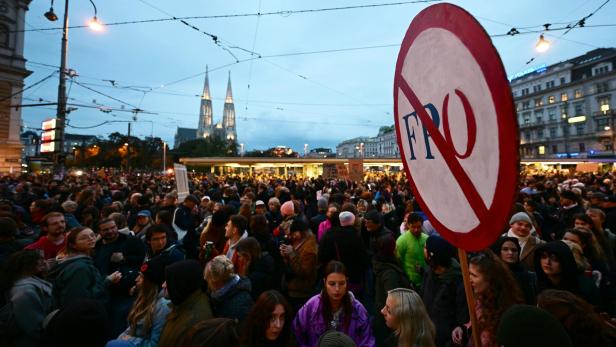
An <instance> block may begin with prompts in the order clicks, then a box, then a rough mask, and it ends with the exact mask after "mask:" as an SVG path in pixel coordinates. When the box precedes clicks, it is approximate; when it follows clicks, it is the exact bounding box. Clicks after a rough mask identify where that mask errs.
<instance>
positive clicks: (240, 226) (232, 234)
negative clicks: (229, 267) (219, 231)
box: [222, 214, 248, 268]
mask: <svg viewBox="0 0 616 347" xmlns="http://www.w3.org/2000/svg"><path fill="white" fill-rule="evenodd" d="M247 227H248V220H246V218H245V217H244V216H242V215H239V214H236V215H233V216H231V218H230V219H229V221H228V222H227V225H226V227H225V237H226V238H227V243H226V244H225V248H224V249H223V253H222V254H224V255H225V256H226V257H227V258H228V259H231V261H232V262H233V266H234V267H235V268H239V263H238V254H237V252H236V247H237V244H238V242H240V240H243V239H245V238H247V237H248V231H247V230H246V229H247Z"/></svg>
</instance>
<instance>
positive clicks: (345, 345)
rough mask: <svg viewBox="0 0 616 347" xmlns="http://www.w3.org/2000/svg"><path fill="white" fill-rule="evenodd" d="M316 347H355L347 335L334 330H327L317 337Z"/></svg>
mask: <svg viewBox="0 0 616 347" xmlns="http://www.w3.org/2000/svg"><path fill="white" fill-rule="evenodd" d="M317 346H318V347H355V346H357V345H356V344H355V342H353V340H352V339H351V338H350V337H348V336H347V335H345V334H343V333H341V332H339V331H336V330H328V331H326V332H325V333H323V335H321V337H319V342H318V344H317Z"/></svg>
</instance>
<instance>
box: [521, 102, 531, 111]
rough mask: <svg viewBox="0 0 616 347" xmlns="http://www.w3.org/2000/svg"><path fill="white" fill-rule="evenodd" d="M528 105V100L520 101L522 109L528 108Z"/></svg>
mask: <svg viewBox="0 0 616 347" xmlns="http://www.w3.org/2000/svg"><path fill="white" fill-rule="evenodd" d="M529 107H530V101H524V102H522V109H523V110H528V108H529Z"/></svg>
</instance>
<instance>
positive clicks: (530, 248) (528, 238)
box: [503, 212, 543, 271]
mask: <svg viewBox="0 0 616 347" xmlns="http://www.w3.org/2000/svg"><path fill="white" fill-rule="evenodd" d="M509 226H510V229H509V231H507V233H506V234H505V235H503V236H508V237H515V238H516V239H518V243H519V244H520V247H521V248H522V251H521V253H520V262H521V263H522V264H524V266H525V267H526V269H527V270H530V271H533V270H534V263H533V261H534V254H535V249H536V248H537V246H538V245H540V244H541V243H543V241H542V240H541V239H539V238H538V237H536V236H534V235H533V234H532V227H533V223H532V221H531V219H530V217H529V216H528V214H527V213H526V212H518V213H516V214H514V215H513V216H511V219H509Z"/></svg>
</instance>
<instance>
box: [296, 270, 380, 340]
mask: <svg viewBox="0 0 616 347" xmlns="http://www.w3.org/2000/svg"><path fill="white" fill-rule="evenodd" d="M323 275H324V277H323V282H324V283H323V290H322V291H321V293H320V294H317V295H315V296H313V297H312V298H310V300H308V302H306V304H305V305H304V306H302V308H301V309H300V310H299V311H298V312H297V315H296V316H295V319H294V320H293V332H294V334H295V336H296V339H297V342H298V344H299V346H300V347H307V346H315V345H316V344H317V341H318V340H319V337H320V336H321V335H322V334H323V333H325V332H326V331H327V330H330V329H331V330H337V331H340V332H342V333H344V334H346V335H348V336H349V337H351V339H352V340H353V341H354V342H355V344H356V345H357V346H360V347H371V346H375V340H374V335H373V334H372V328H371V327H370V318H369V317H368V312H367V311H366V309H365V308H364V306H363V305H362V304H361V303H360V302H359V301H358V300H357V299H355V297H354V295H353V293H351V292H349V291H348V290H347V281H348V276H347V272H346V268H345V266H344V264H343V263H341V262H339V261H335V260H334V261H331V262H329V264H327V265H326V266H325V269H324V272H323Z"/></svg>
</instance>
